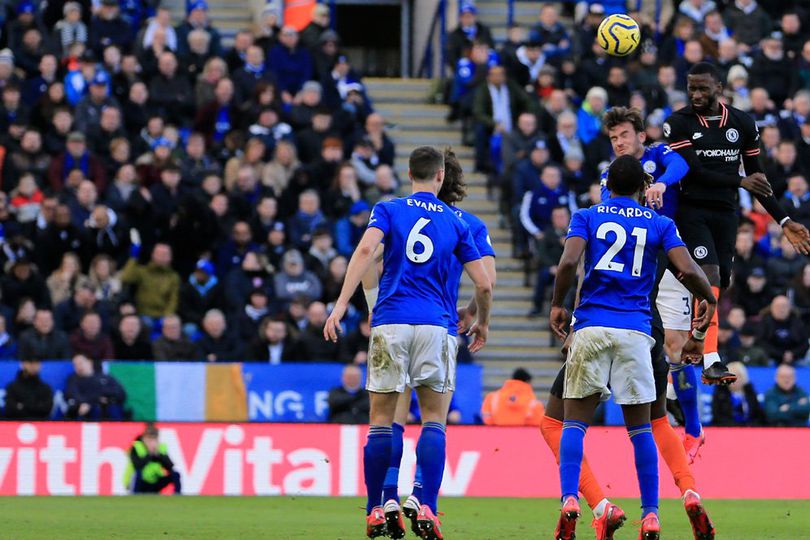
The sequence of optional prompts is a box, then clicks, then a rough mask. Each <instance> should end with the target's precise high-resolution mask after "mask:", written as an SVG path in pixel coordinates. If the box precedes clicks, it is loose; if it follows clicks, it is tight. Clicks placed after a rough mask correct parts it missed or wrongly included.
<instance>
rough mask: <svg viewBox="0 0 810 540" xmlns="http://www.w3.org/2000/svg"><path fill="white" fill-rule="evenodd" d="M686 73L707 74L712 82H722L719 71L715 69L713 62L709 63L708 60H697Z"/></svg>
mask: <svg viewBox="0 0 810 540" xmlns="http://www.w3.org/2000/svg"><path fill="white" fill-rule="evenodd" d="M687 75H708V76H710V77H711V78H712V79H713V80H714V82H722V80H721V78H720V72H719V71H717V68H716V67H715V66H714V64H710V63H709V62H698V63H697V64H695V65H694V66H692V68H691V69H690V70H689V73H688V74H687Z"/></svg>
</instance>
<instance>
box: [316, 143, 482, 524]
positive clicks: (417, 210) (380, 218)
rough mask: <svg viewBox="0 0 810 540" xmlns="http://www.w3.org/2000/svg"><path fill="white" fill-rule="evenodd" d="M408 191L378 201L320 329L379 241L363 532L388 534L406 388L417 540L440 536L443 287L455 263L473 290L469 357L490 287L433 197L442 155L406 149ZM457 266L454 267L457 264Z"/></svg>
mask: <svg viewBox="0 0 810 540" xmlns="http://www.w3.org/2000/svg"><path fill="white" fill-rule="evenodd" d="M408 176H409V177H410V179H411V186H412V189H413V194H412V195H410V196H408V197H404V198H401V199H394V200H392V201H387V202H381V203H378V204H377V205H376V206H375V207H374V211H373V212H372V215H371V218H370V220H369V224H368V229H367V230H366V232H365V234H364V235H363V238H362V239H361V240H360V243H359V244H358V246H357V249H356V250H355V252H354V254H353V255H352V258H351V261H350V262H349V266H348V269H347V271H346V277H345V280H344V283H343V288H342V290H341V293H340V297H339V298H338V300H337V301H336V302H335V306H334V309H333V311H332V314H331V315H330V316H329V318H328V319H327V321H326V324H325V326H324V337H325V338H326V339H330V340H333V341H336V340H337V337H338V334H339V332H340V331H341V328H340V320H341V319H342V318H343V315H344V314H345V313H346V309H347V306H348V302H349V299H350V298H351V296H352V295H353V294H354V291H355V289H356V288H357V286H358V285H359V284H360V281H361V279H362V277H363V276H364V275H365V274H366V272H367V271H368V269H369V268H370V267H371V265H372V264H373V262H374V254H375V251H376V249H377V247H378V246H379V245H380V244H381V243H383V242H384V244H385V250H384V254H383V269H382V275H381V277H380V283H379V290H378V296H377V300H376V302H375V305H374V316H373V318H372V321H371V326H372V329H371V340H370V344H369V353H368V372H367V381H366V388H367V389H368V390H369V394H370V401H371V411H370V424H371V425H370V427H369V435H368V440H367V443H366V446H365V448H364V452H363V458H364V459H363V469H364V476H365V482H366V490H367V493H368V501H367V505H366V534H367V536H369V537H370V538H374V537H377V536H382V535H384V534H386V532H387V526H386V521H385V517H384V512H383V508H382V506H381V505H382V502H383V501H382V491H383V483H384V481H385V475H386V472H387V470H388V466H389V464H390V461H391V439H392V428H391V425H392V423H393V420H394V415H395V411H396V406H397V399H398V397H399V395H400V394H401V393H402V392H404V391H405V389H406V383H407V382H408V380H410V384H411V385H412V386H413V387H414V388H416V392H417V395H418V397H419V404H420V406H421V409H422V432H421V435H420V437H419V442H418V444H417V463H418V466H419V467H420V468H421V470H422V473H423V474H422V501H421V502H422V504H421V506H420V508H419V516H418V521H419V525H420V530H421V532H422V537H423V538H428V539H441V538H442V534H441V529H440V522H439V519H438V518H437V517H436V511H437V510H436V505H437V499H438V493H439V486H440V485H441V479H442V471H443V467H444V461H445V448H446V437H445V422H446V419H447V405H448V403H449V402H448V400H447V399H446V397H445V394H446V393H447V392H449V391H452V390H453V388H454V386H455V362H454V361H453V360H454V358H455V352H456V351H455V346H454V345H455V341H454V340H451V338H450V336H449V335H448V333H447V327H448V325H449V324H450V320H451V317H452V316H451V314H450V312H449V310H448V307H447V306H448V300H447V297H448V295H449V292H448V284H449V282H450V279H451V273H452V272H453V270H454V268H455V265H456V264H461V265H463V267H464V270H465V271H466V272H467V274H468V275H469V276H470V278H471V279H472V281H473V283H474V285H475V291H476V292H475V300H476V305H477V309H478V314H477V320H476V322H475V323H474V324H473V326H472V328H471V329H470V331H469V334H470V335H472V336H474V338H473V342H472V345H471V346H470V350H471V351H477V350H480V349H481V348H482V347H483V346H484V344H485V343H486V340H487V334H488V327H489V313H490V308H491V303H492V286H491V284H490V281H489V278H488V276H487V273H486V270H485V268H484V265H483V263H482V262H481V256H480V254H479V253H478V249H477V248H476V247H475V243H474V241H473V238H472V235H471V233H470V228H469V226H468V225H467V224H466V223H464V222H463V221H462V220H460V219H459V218H458V216H457V215H456V214H455V213H454V212H453V211H452V209H451V208H450V207H449V206H447V205H446V204H444V203H443V202H441V201H440V200H439V199H438V198H437V197H436V194H437V193H438V192H439V190H440V189H441V186H442V182H443V179H444V156H443V155H442V154H441V153H440V152H439V151H437V150H435V149H434V148H431V147H427V146H421V147H419V148H417V149H415V150H414V151H413V152H412V153H411V156H410V159H409V163H408ZM456 261H457V262H456Z"/></svg>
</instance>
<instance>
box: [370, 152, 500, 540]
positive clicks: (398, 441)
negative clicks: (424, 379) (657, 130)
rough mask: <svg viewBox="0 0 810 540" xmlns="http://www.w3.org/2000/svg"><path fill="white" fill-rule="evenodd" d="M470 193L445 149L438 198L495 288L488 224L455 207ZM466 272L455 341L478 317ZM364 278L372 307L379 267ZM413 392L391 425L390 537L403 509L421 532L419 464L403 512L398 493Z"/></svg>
mask: <svg viewBox="0 0 810 540" xmlns="http://www.w3.org/2000/svg"><path fill="white" fill-rule="evenodd" d="M466 195H467V188H466V184H465V183H464V171H463V169H462V168H461V164H460V163H459V161H458V158H457V157H456V155H455V153H454V152H453V151H452V150H451V149H449V148H448V149H446V150H445V151H444V182H443V183H442V188H441V190H440V191H439V194H438V198H439V200H440V201H442V202H444V203H446V204H448V205H451V208H452V209H453V212H455V213H456V215H457V216H458V217H459V218H461V220H462V221H464V222H465V223H467V225H469V227H470V233H471V234H472V237H473V241H474V242H475V245H476V247H477V248H478V252H479V254H480V255H481V260H482V262H483V263H484V268H485V269H486V272H487V276H488V277H489V281H490V283H491V284H492V286H493V287H495V280H496V270H495V251H494V250H493V248H492V241H491V239H490V236H489V231H487V226H486V224H484V222H483V221H481V220H480V219H479V218H477V217H476V216H474V215H473V214H471V213H470V212H467V211H466V210H462V209H461V208H458V207H456V206H453V205H455V204H457V203H458V202H460V201H462V200H463V199H464V197H465V196H466ZM463 271H464V269H463V267H462V266H461V265H460V264H457V265H456V268H455V269H454V270H453V271H452V272H451V279H450V282H449V283H448V289H449V291H448V292H449V295H448V297H447V310H448V312H449V313H450V315H451V320H450V324H449V325H448V327H447V333H448V334H449V335H450V336H451V339H452V340H453V341H454V342H455V340H456V336H457V334H458V332H459V331H462V332H463V331H466V330H467V329H469V327H470V326H471V325H472V324H473V319H474V318H475V316H476V311H477V306H476V303H475V298H473V299H471V300H470V302H469V303H468V305H467V306H466V307H464V308H462V309H460V310H458V315H459V316H460V318H461V321H459V316H457V315H456V313H457V312H456V310H457V309H458V289H459V285H460V282H461V274H462V272H463ZM369 274H370V275H368V276H367V277H366V278H364V280H363V290H364V292H365V293H366V299H367V301H368V303H369V309H373V307H374V302H373V300H375V297H374V295H375V293H374V287H376V282H377V270H376V269H373V271H372V272H369ZM446 399H447V400H448V403H449V401H450V399H452V392H448V393H447V395H446ZM410 402H411V392H410V391H405V392H404V393H403V394H402V395H401V396H400V397H399V401H398V403H397V412H396V415H395V417H394V424H393V426H392V429H393V435H392V449H391V464H390V466H389V467H388V472H387V473H386V475H385V483H384V485H383V501H385V505H384V507H383V510H384V512H385V517H386V521H387V523H388V536H390V537H391V538H403V537H404V536H405V527H404V521H403V519H402V512H404V514H405V517H407V518H408V519H409V520H410V522H411V529H412V530H413V532H414V533H415V534H417V535H419V534H420V532H419V522H418V514H419V508H420V506H421V502H420V501H421V500H422V499H423V496H422V471H421V469H419V468H418V467H417V470H416V477H415V478H414V489H413V492H412V494H411V495H410V496H408V498H407V499H406V500H405V503H403V505H402V508H401V510H402V512H400V506H399V496H398V490H397V487H398V480H399V466H400V463H401V461H402V446H403V435H404V432H405V424H406V422H407V419H408V412H409V409H410V405H411V403H410Z"/></svg>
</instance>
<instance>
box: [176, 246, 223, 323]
mask: <svg viewBox="0 0 810 540" xmlns="http://www.w3.org/2000/svg"><path fill="white" fill-rule="evenodd" d="M224 308H225V290H224V289H223V287H222V285H221V284H220V282H219V278H217V276H216V275H215V271H214V265H213V264H212V263H211V261H208V260H205V259H200V260H199V261H197V264H196V266H195V269H194V272H193V273H192V274H191V275H190V276H189V278H188V281H187V282H186V283H183V285H182V286H181V287H180V303H179V307H178V314H179V315H180V317H181V318H182V319H183V320H184V321H185V322H186V324H193V325H194V326H199V325H200V324H201V323H202V320H203V316H204V315H205V314H206V313H207V312H209V311H210V310H212V309H224Z"/></svg>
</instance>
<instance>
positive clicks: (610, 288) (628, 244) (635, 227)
mask: <svg viewBox="0 0 810 540" xmlns="http://www.w3.org/2000/svg"><path fill="white" fill-rule="evenodd" d="M573 236H578V237H580V238H584V239H585V240H586V241H587V242H588V245H587V247H586V249H585V278H584V279H583V281H582V289H581V292H580V302H579V306H577V308H576V310H575V311H574V317H575V319H576V322H575V323H574V329H575V330H579V329H580V328H585V327H588V326H607V327H610V328H624V329H628V330H638V331H640V332H644V333H646V334H650V331H651V330H650V321H651V319H652V311H651V307H650V293H651V292H652V289H653V285H654V284H655V276H656V267H657V264H658V252H659V251H660V250H661V249H664V250H665V251H669V250H670V249H673V248H675V247H678V246H683V245H684V243H683V241H681V238H680V236H679V235H678V230H677V229H676V227H675V222H674V221H672V220H671V219H670V218H668V217H666V216H662V215H659V214H656V213H655V212H653V211H652V210H650V209H649V208H645V207H644V206H641V205H640V204H638V203H637V202H636V201H634V200H632V199H630V198H629V197H613V198H611V199H608V200H607V201H605V202H602V203H600V204H597V205H595V206H592V207H590V208H588V209H585V210H580V211H578V212H577V213H576V214H574V216H573V217H572V218H571V226H570V228H569V231H568V238H571V237H573Z"/></svg>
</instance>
